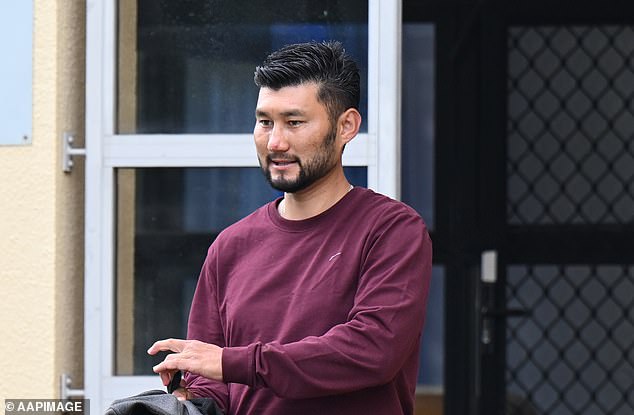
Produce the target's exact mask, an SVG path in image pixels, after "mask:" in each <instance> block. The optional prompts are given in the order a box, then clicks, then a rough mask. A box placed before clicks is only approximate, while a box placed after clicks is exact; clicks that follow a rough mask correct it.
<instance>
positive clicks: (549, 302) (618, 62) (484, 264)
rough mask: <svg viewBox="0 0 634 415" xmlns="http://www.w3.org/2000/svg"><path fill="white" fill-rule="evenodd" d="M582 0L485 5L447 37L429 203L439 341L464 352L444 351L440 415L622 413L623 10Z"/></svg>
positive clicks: (627, 165)
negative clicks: (445, 239) (450, 255)
mask: <svg viewBox="0 0 634 415" xmlns="http://www.w3.org/2000/svg"><path fill="white" fill-rule="evenodd" d="M591 3H593V2H577V3H575V6H574V9H564V8H559V7H556V6H555V5H553V3H552V2H541V1H538V2H526V4H525V5H521V4H513V5H512V7H511V6H508V5H507V4H506V3H504V4H502V3H499V4H489V5H487V6H482V7H476V8H473V9H470V10H469V11H468V12H465V13H463V14H462V16H468V17H467V18H464V19H463V20H461V18H458V19H457V20H456V21H457V22H459V26H460V27H462V28H463V30H458V31H456V32H457V33H458V35H456V36H455V37H454V38H451V36H448V38H450V39H452V40H453V41H454V42H453V43H451V44H452V46H453V47H452V48H449V50H450V51H449V52H447V55H446V59H443V60H442V62H445V63H446V64H449V63H450V65H454V66H453V74H452V75H447V78H445V79H444V80H445V81H449V80H451V81H453V87H452V88H455V89H453V90H450V91H447V92H448V93H449V94H451V96H452V97H453V98H452V99H453V101H451V102H452V103H451V104H450V106H451V107H452V108H455V109H456V111H455V112H454V114H458V115H457V116H458V117H459V120H456V119H455V118H454V119H453V125H457V126H458V127H456V128H455V129H448V120H450V119H451V118H448V119H447V120H441V123H440V126H439V143H440V142H442V141H443V138H442V137H443V136H442V132H443V131H444V132H447V131H452V132H453V133H455V135H453V136H454V137H455V141H454V144H453V145H455V147H451V145H449V146H446V147H445V148H444V150H443V149H441V156H442V157H445V160H451V159H452V157H453V158H454V163H453V164H452V166H453V167H452V168H454V167H455V166H458V167H456V168H455V169H457V170H454V171H451V172H450V171H448V170H445V176H444V177H445V178H450V179H449V180H450V181H449V182H448V183H451V184H456V187H454V188H452V190H453V192H454V193H457V194H458V195H457V196H451V195H447V194H445V195H444V196H442V198H441V202H440V203H442V202H443V201H444V202H447V203H449V202H452V201H453V202H454V204H453V206H454V207H453V208H451V212H450V213H449V214H450V215H452V216H451V218H453V219H455V220H454V221H453V225H454V228H453V230H452V231H451V232H450V239H451V241H452V242H454V244H453V246H452V248H453V249H454V250H455V251H460V252H462V254H460V255H461V256H460V259H461V261H459V262H461V264H460V263H459V264H458V265H457V266H456V267H455V268H454V269H453V270H450V271H449V273H448V279H447V284H448V286H449V285H450V284H453V283H454V282H455V285H452V287H454V289H453V292H454V293H455V292H456V291H457V292H458V294H453V296H454V300H455V299H456V298H460V296H464V297H462V298H463V299H464V298H468V299H469V300H468V305H467V306H465V307H462V308H460V307H458V308H459V311H460V312H461V314H460V313H458V312H453V311H450V312H449V313H448V316H447V318H448V320H449V321H448V324H449V326H448V328H447V333H454V331H450V329H457V328H462V329H464V330H463V331H462V332H463V333H466V334H463V335H460V334H458V335H453V334H448V336H454V338H453V339H452V338H447V344H448V347H450V346H449V345H450V344H456V343H459V340H464V341H465V344H469V345H471V346H469V347H461V346H460V345H458V346H454V349H453V350H450V351H448V360H447V366H448V369H447V376H448V377H450V379H449V380H448V384H449V386H448V387H447V401H446V413H448V414H452V415H453V414H466V413H470V414H482V415H485V414H487V415H488V414H549V415H573V414H574V415H577V414H578V415H590V414H619V415H625V414H631V413H634V401H633V395H632V390H634V377H633V376H632V374H633V373H634V366H633V364H634V363H633V362H634V355H633V353H634V250H633V248H632V247H634V134H633V131H634V107H633V105H632V103H633V101H632V99H633V97H634V61H633V60H632V56H634V30H632V16H634V14H633V13H632V12H633V10H632V6H631V5H625V6H623V5H621V6H620V7H617V6H616V5H614V7H607V8H606V7H601V10H598V9H597V7H598V5H597V4H596V3H595V4H591ZM606 9H607V10H606ZM440 41H442V40H440V39H439V42H440ZM448 62H449V63H448ZM444 73H447V72H446V71H445V72H444ZM442 81H443V79H440V80H439V82H442ZM441 85H442V84H441ZM451 117H453V115H452V116H451ZM456 121H458V122H456ZM449 141H450V140H449ZM443 154H444V155H443ZM440 162H442V161H440ZM439 213H440V211H439ZM443 223H444V222H443V220H442V218H441V219H439V225H438V227H439V231H440V230H441V227H442V225H443ZM460 238H462V239H460ZM483 253H484V255H482V254H483ZM450 295H452V294H450ZM448 304H449V307H451V304H455V302H454V303H452V302H451V299H450V300H448ZM461 318H462V320H460V319H461ZM460 336H462V337H460ZM454 356H455V357H456V359H455V360H454V359H453V357H454ZM460 373H463V374H464V373H468V374H469V376H468V379H469V380H468V381H462V380H461V379H459V376H460Z"/></svg>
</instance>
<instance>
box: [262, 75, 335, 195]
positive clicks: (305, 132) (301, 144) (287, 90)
mask: <svg viewBox="0 0 634 415" xmlns="http://www.w3.org/2000/svg"><path fill="white" fill-rule="evenodd" d="M255 117H256V123H255V128H254V130H253V136H254V138H255V145H256V149H257V152H258V160H259V162H260V167H261V168H262V171H263V173H264V175H265V176H266V178H267V180H268V181H269V183H270V184H271V186H273V187H274V188H275V189H277V190H281V191H283V192H287V193H294V192H298V191H300V190H303V189H306V188H307V187H309V186H311V185H312V184H313V183H315V182H317V181H318V180H319V179H322V178H324V177H326V176H328V174H329V173H331V172H332V171H333V169H334V168H335V167H336V166H337V164H338V162H339V160H340V158H341V148H339V147H338V145H337V141H338V140H337V131H336V126H333V125H332V123H331V121H330V119H329V118H328V113H327V111H326V108H325V106H324V105H323V104H321V103H320V102H319V101H317V85H315V84H313V83H308V84H302V85H298V86H291V87H284V88H281V89H279V90H277V91H276V90H273V89H270V88H261V89H260V94H259V96H258V103H257V107H256V111H255Z"/></svg>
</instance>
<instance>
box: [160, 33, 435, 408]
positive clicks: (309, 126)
mask: <svg viewBox="0 0 634 415" xmlns="http://www.w3.org/2000/svg"><path fill="white" fill-rule="evenodd" d="M255 83H256V85H257V86H259V87H260V92H259V96H258V102H257V107H256V110H255V116H256V124H255V128H254V138H255V145H256V149H257V153H258V159H259V162H260V166H261V167H262V171H263V172H264V174H265V175H266V177H267V179H268V181H269V182H270V184H271V185H272V186H273V187H274V188H276V189H279V190H282V191H284V192H285V193H284V197H282V198H280V199H278V200H276V201H274V202H271V203H269V204H267V205H265V206H263V207H261V208H260V209H258V210H256V211H255V212H254V213H252V214H251V215H249V216H247V217H246V218H244V219H242V220H241V221H239V222H238V223H236V224H234V225H232V226H230V227H229V228H227V229H225V230H224V231H223V232H222V233H221V234H220V235H219V236H218V238H217V239H216V240H215V241H214V243H213V244H212V245H211V247H210V248H209V252H208V255H207V258H206V260H205V263H204V265H203V268H202V271H201V274H200V278H199V281H198V286H197V288H196V293H195V295H194V299H193V302H192V306H191V312H190V317H189V324H188V340H178V339H168V340H161V341H158V342H156V343H155V344H154V345H152V347H150V349H149V350H148V353H150V354H155V353H157V352H159V351H166V350H170V351H173V352H175V353H173V354H170V355H168V356H167V357H166V358H165V360H164V361H163V362H161V363H160V364H158V365H157V366H155V367H154V371H155V372H157V373H159V374H160V375H161V378H162V380H163V383H164V384H168V382H169V381H170V379H171V377H172V376H173V374H174V373H175V372H176V371H178V370H182V371H184V372H185V373H186V376H185V378H184V380H183V382H182V383H181V385H182V388H180V389H178V390H177V391H176V392H175V394H176V395H177V396H179V397H180V398H182V399H187V398H191V397H213V398H214V399H215V400H216V402H217V403H218V405H219V406H221V407H222V408H223V409H224V410H225V412H226V413H227V414H231V415H233V414H252V415H253V414H276V415H279V414H301V415H307V414H352V415H355V414H386V415H395V414H411V413H412V412H413V401H414V391H415V386H416V378H417V369H418V352H419V344H420V337H421V331H422V327H423V323H424V318H425V305H426V301H427V293H428V288H429V280H430V274H431V242H430V239H429V236H428V233H427V230H426V228H425V225H424V223H423V221H422V219H421V218H420V216H419V215H418V214H416V213H415V211H413V210H412V209H411V208H409V207H407V206H406V205H404V204H402V203H400V202H397V201H394V200H392V199H389V198H387V197H385V196H382V195H379V194H377V193H374V192H373V191H371V190H368V189H364V188H359V187H353V186H352V185H350V183H349V182H348V181H347V179H346V177H345V175H344V171H343V166H342V160H341V158H342V153H343V149H344V147H345V145H346V144H347V143H348V142H349V141H350V140H352V139H353V138H354V137H355V136H356V135H357V133H358V131H359V127H360V125H361V115H360V114H359V110H358V106H359V95H360V81H359V71H358V68H357V66H356V64H355V63H354V61H353V60H351V59H350V58H349V57H348V56H347V55H346V53H345V51H344V50H343V47H342V46H341V44H340V43H338V42H330V43H307V44H298V45H291V46H287V47H284V48H282V49H281V50H279V51H277V52H274V53H272V54H271V55H270V56H269V57H268V58H267V59H266V60H265V61H264V63H263V65H262V66H260V67H258V68H257V69H256V72H255Z"/></svg>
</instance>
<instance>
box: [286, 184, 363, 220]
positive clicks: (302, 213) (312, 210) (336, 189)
mask: <svg viewBox="0 0 634 415" xmlns="http://www.w3.org/2000/svg"><path fill="white" fill-rule="evenodd" d="M352 187H353V186H352V185H351V184H350V183H348V180H346V178H345V176H342V178H341V179H340V180H337V181H336V182H334V183H331V184H330V185H328V186H311V187H310V188H307V189H304V190H302V191H300V192H296V193H285V194H284V199H283V200H282V201H281V202H280V204H279V206H278V210H279V212H280V215H281V216H282V217H283V218H284V219H289V220H302V219H308V218H311V217H313V216H317V215H319V214H320V213H322V212H325V211H326V210H328V209H330V208H331V207H332V206H333V205H334V204H335V203H337V202H338V201H339V200H341V199H342V198H343V197H344V196H345V195H346V194H348V192H349V191H350V190H352Z"/></svg>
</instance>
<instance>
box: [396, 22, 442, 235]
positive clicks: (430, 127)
mask: <svg viewBox="0 0 634 415" xmlns="http://www.w3.org/2000/svg"><path fill="white" fill-rule="evenodd" d="M434 45H435V34H434V25H433V24H430V23H403V106H402V108H403V112H402V117H403V124H402V133H403V138H402V140H403V141H402V150H403V151H402V164H401V167H402V175H401V177H402V183H401V188H402V199H403V201H404V202H405V203H407V204H409V205H410V206H412V207H413V208H414V209H416V210H417V211H418V213H420V214H421V216H422V217H423V218H424V219H425V222H426V223H427V226H429V228H430V229H433V228H434V197H433V196H434V136H435V133H434V69H435V58H434V47H435V46H434Z"/></svg>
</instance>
